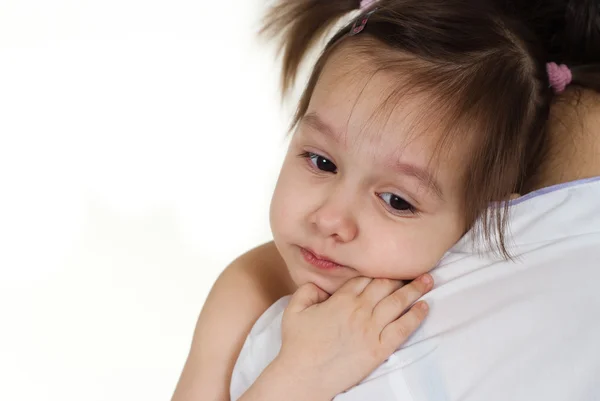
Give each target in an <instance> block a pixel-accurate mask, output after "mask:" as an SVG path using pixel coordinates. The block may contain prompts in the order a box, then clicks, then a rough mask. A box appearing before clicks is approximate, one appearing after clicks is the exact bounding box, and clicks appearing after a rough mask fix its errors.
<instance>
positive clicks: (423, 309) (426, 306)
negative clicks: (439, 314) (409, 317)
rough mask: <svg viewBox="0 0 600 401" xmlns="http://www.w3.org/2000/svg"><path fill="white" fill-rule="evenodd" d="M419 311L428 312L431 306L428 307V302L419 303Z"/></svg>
mask: <svg viewBox="0 0 600 401" xmlns="http://www.w3.org/2000/svg"><path fill="white" fill-rule="evenodd" d="M419 309H421V310H422V311H423V312H427V311H428V310H429V305H427V302H419Z"/></svg>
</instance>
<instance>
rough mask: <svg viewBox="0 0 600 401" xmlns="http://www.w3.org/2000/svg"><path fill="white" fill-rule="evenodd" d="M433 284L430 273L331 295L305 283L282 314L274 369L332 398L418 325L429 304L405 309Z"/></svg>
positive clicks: (359, 282) (366, 281)
mask: <svg viewBox="0 0 600 401" xmlns="http://www.w3.org/2000/svg"><path fill="white" fill-rule="evenodd" d="M432 286H433V280H432V278H431V276H430V275H429V274H426V275H424V276H421V277H420V278H418V279H416V280H414V281H413V282H411V283H409V284H407V285H405V286H403V287H402V286H401V282H399V281H396V280H386V279H370V278H366V277H356V278H353V279H351V280H349V281H348V282H346V283H345V284H344V285H343V286H342V287H341V288H340V289H339V290H338V291H336V292H335V293H334V294H333V295H331V296H329V295H328V294H327V293H326V292H325V291H323V290H322V289H320V288H319V287H317V286H316V285H314V284H312V283H307V284H304V285H303V286H301V287H300V288H299V289H298V290H297V291H296V292H295V293H294V295H293V296H292V298H291V300H290V303H289V305H288V307H287V308H286V310H285V312H284V314H283V321H282V347H281V350H280V352H279V355H278V356H277V358H276V359H275V361H273V363H272V365H273V364H277V365H278V367H279V368H280V369H278V370H280V371H285V372H287V374H288V375H289V376H288V377H294V378H295V380H297V381H298V382H300V383H304V384H305V385H306V386H310V388H311V392H312V391H316V393H315V396H316V394H318V395H319V397H318V398H320V399H331V398H333V397H335V396H336V395H337V394H339V393H341V392H343V391H345V390H347V389H349V388H350V387H352V386H354V385H356V384H358V383H359V382H360V381H361V380H362V379H364V378H365V377H367V376H368V375H369V374H370V373H371V372H372V371H374V370H375V369H376V368H377V367H378V366H379V365H381V364H382V363H383V362H384V361H385V360H386V359H387V358H388V357H389V356H390V355H391V354H393V353H394V352H395V351H396V350H397V349H398V348H399V347H400V345H402V343H404V342H405V341H406V340H407V339H408V337H409V336H410V335H411V334H412V333H413V332H414V331H415V330H416V329H417V328H418V327H419V326H420V324H421V322H422V321H423V319H424V318H425V316H426V315H427V312H428V306H427V304H426V303H425V302H423V301H421V302H418V303H416V304H415V305H413V306H412V307H411V308H410V309H408V311H406V310H407V308H409V306H410V305H412V304H413V302H415V301H416V300H417V299H419V298H420V297H421V296H422V295H424V294H425V293H427V292H428V291H429V290H430V289H431V288H432ZM321 396H322V397H321Z"/></svg>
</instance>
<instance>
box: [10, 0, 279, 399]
mask: <svg viewBox="0 0 600 401" xmlns="http://www.w3.org/2000/svg"><path fill="white" fill-rule="evenodd" d="M264 7H265V6H264V4H263V2H262V1H261V0H229V1H223V2H221V1H213V2H209V1H198V0H194V1H192V0H144V1H142V0H102V1H100V0H96V1H92V0H52V1H47V0H2V1H1V2H0V191H1V194H0V399H1V400H7V401H8V400H10V401H18V400H57V401H58V400H61V401H68V400H78V401H80V400H86V401H93V400H110V401H118V400H128V401H130V400H144V401H152V400H168V399H169V398H170V397H171V395H172V392H173V389H174V387H175V384H176V382H177V379H178V377H179V374H180V371H181V368H182V367H183V363H184V361H185V358H186V356H187V352H188V349H189V344H190V340H191V336H192V332H193V328H194V325H195V322H196V318H197V316H198V313H199V311H200V308H201V306H202V303H203V301H204V299H205V297H206V295H207V293H208V290H209V289H210V286H211V285H212V283H213V282H214V280H215V279H216V278H217V276H218V274H219V273H220V272H221V270H222V269H223V268H224V267H225V266H226V265H227V264H228V263H229V262H231V261H232V260H233V259H234V258H235V257H236V256H238V255H239V254H241V253H243V252H244V251H246V250H248V249H249V248H251V247H253V246H256V245H258V244H260V243H262V242H265V241H267V240H269V239H270V230H269V225H268V204H269V201H270V196H271V193H272V190H273V187H274V184H275V180H276V178H277V171H278V168H279V165H280V163H281V160H282V157H283V154H284V151H285V144H286V141H285V131H286V126H287V122H288V118H287V117H288V116H287V114H286V113H284V112H283V109H282V107H281V106H280V101H279V98H278V93H277V87H278V77H277V73H278V69H277V68H278V67H277V64H276V63H275V61H274V57H273V51H272V46H270V47H269V46H266V45H265V44H264V43H261V41H260V40H259V39H258V38H257V36H256V32H257V30H258V27H259V26H260V16H261V14H262V12H263V11H264ZM240 301H241V302H243V299H241V300H240Z"/></svg>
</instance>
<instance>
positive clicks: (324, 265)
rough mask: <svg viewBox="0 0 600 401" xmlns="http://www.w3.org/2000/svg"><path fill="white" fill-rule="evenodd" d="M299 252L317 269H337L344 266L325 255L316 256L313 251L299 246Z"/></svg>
mask: <svg viewBox="0 0 600 401" xmlns="http://www.w3.org/2000/svg"><path fill="white" fill-rule="evenodd" d="M300 252H301V253H302V256H303V257H304V260H306V261H307V262H308V263H310V264H311V265H313V266H315V267H317V268H319V269H322V270H332V269H339V268H342V267H344V266H342V265H340V264H339V263H336V262H334V261H332V260H329V259H327V258H325V257H322V256H317V255H316V254H315V253H314V252H312V251H311V250H309V249H306V248H302V247H301V248H300Z"/></svg>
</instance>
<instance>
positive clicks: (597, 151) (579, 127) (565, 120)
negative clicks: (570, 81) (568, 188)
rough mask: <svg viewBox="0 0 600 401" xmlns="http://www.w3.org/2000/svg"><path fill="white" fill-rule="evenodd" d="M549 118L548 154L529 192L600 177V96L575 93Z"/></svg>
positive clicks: (557, 103) (553, 110)
mask: <svg viewBox="0 0 600 401" xmlns="http://www.w3.org/2000/svg"><path fill="white" fill-rule="evenodd" d="M550 114H551V117H550V122H549V127H550V131H549V134H548V136H549V146H548V153H547V155H546V157H545V160H544V162H543V163H542V165H541V166H540V169H539V174H538V175H537V176H535V177H533V179H532V180H531V182H530V185H529V186H528V190H527V192H529V191H533V190H536V189H540V188H544V187H549V186H551V185H555V184H562V183H565V182H570V181H575V180H580V179H584V178H591V177H597V176H600V95H599V94H597V93H596V92H592V91H589V90H577V89H572V90H570V91H568V92H566V93H565V94H564V95H562V96H561V99H560V100H559V101H557V102H556V103H555V104H554V105H553V106H552V109H551V113H550Z"/></svg>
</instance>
